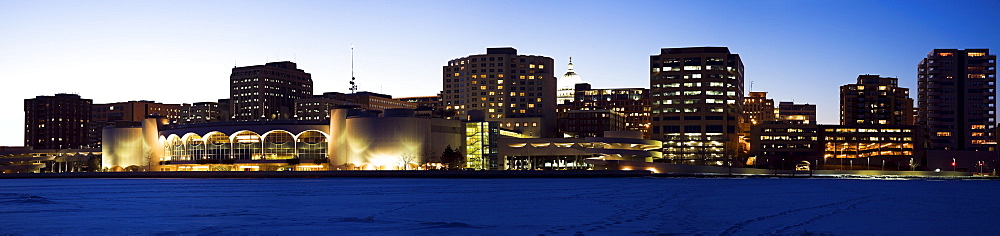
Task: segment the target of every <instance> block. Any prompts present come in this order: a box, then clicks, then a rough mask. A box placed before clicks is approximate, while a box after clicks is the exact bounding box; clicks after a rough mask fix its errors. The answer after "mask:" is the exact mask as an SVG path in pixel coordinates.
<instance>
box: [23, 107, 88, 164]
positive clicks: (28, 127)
mask: <svg viewBox="0 0 1000 236" xmlns="http://www.w3.org/2000/svg"><path fill="white" fill-rule="evenodd" d="M92 103H93V101H92V100H90V99H83V98H80V95H76V94H56V95H54V96H37V97H35V98H29V99H24V146H25V147H27V148H31V149H36V150H37V149H67V148H86V147H87V146H88V145H89V144H90V139H89V136H90V135H89V128H90V119H91V117H90V116H91V107H90V106H91V104H92Z"/></svg>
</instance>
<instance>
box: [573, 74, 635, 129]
mask: <svg viewBox="0 0 1000 236" xmlns="http://www.w3.org/2000/svg"><path fill="white" fill-rule="evenodd" d="M574 91H575V94H574V96H573V97H574V100H573V102H572V103H567V104H559V106H558V108H559V109H558V112H559V113H560V114H559V117H560V119H562V118H567V117H570V115H569V113H568V112H570V111H574V110H579V111H587V110H609V111H614V112H615V113H619V114H620V115H621V116H623V117H624V123H623V124H624V130H634V131H639V132H642V134H643V136H644V137H648V136H649V120H650V117H649V110H650V102H649V89H646V88H610V89H595V88H591V86H590V84H588V83H578V84H576V85H575V86H574ZM578 114H579V113H578ZM578 118H579V117H578ZM577 124H579V123H577ZM559 126H560V132H574V131H570V130H563V128H568V127H569V126H573V125H569V126H568V125H567V124H563V121H560V125H559ZM587 129H590V130H591V131H592V132H590V134H593V135H594V136H579V137H600V135H601V134H602V133H603V131H614V130H612V129H606V130H593V128H587ZM574 130H576V131H580V130H581V128H577V129H574Z"/></svg>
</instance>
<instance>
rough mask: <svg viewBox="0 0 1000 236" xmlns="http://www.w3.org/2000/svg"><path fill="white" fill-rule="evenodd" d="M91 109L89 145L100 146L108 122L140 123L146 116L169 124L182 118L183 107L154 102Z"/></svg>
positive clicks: (133, 102) (100, 105)
mask: <svg viewBox="0 0 1000 236" xmlns="http://www.w3.org/2000/svg"><path fill="white" fill-rule="evenodd" d="M91 107H92V109H91V116H90V117H91V123H90V130H89V131H88V132H89V135H90V145H91V146H92V147H100V146H101V135H102V133H103V130H104V127H105V126H107V123H108V122H114V121H134V122H138V121H142V120H143V119H145V118H146V116H150V115H158V116H164V117H166V118H167V119H168V120H170V121H171V122H178V120H180V119H181V117H182V116H183V112H182V111H181V110H182V109H183V105H178V104H163V103H158V102H154V101H128V102H116V103H107V104H93V105H92V106H91Z"/></svg>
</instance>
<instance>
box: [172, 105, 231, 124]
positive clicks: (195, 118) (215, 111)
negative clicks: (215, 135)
mask: <svg viewBox="0 0 1000 236" xmlns="http://www.w3.org/2000/svg"><path fill="white" fill-rule="evenodd" d="M229 110H230V109H229V99H219V100H218V101H217V102H196V103H193V104H187V103H185V104H181V118H180V119H178V120H177V121H176V122H172V123H178V124H199V123H210V122H223V121H229V120H230V119H231V118H232V115H230V113H229Z"/></svg>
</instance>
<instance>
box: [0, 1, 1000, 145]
mask: <svg viewBox="0 0 1000 236" xmlns="http://www.w3.org/2000/svg"><path fill="white" fill-rule="evenodd" d="M300 3H301V4H300ZM526 4H533V5H537V7H527V8H525V7H523V6H525V5H526ZM991 6H992V7H991ZM997 7H1000V3H998V2H993V1H969V2H960V3H954V4H951V5H947V6H945V5H938V4H937V3H936V2H929V1H928V2H906V3H905V4H903V3H902V2H876V3H869V2H860V1H859V2H840V3H838V5H834V6H829V5H825V4H821V3H811V2H792V1H787V2H786V1H771V2H733V3H697V2H631V3H627V4H619V3H611V2H545V3H532V2H518V3H515V4H507V5H500V4H499V3H496V2H486V3H482V2H475V3H447V2H434V3H414V2H396V3H376V4H365V3H343V2H335V3H327V2H304V3H303V2H293V3H290V2H285V3H261V2H209V3H204V2H171V3H153V2H145V3H143V2H139V3H135V2H96V3H90V2H88V3H75V2H58V1H57V2H3V3H0V8H2V9H6V10H4V11H3V12H4V14H2V15H3V16H0V26H2V27H0V35H13V36H15V37H3V38H0V51H3V52H4V54H3V56H0V63H2V64H3V65H5V67H4V69H3V70H0V78H5V79H7V80H8V84H9V85H8V86H9V87H8V88H9V89H8V90H7V91H6V92H5V93H4V95H0V107H2V108H3V109H5V110H11V111H15V112H14V113H17V114H23V113H22V112H23V109H22V105H23V100H24V99H28V98H33V97H35V96H49V95H53V94H56V93H75V94H79V95H80V96H82V97H83V98H85V99H92V100H93V101H94V103H95V104H97V103H113V102H124V101H133V100H152V101H156V102H161V103H195V102H206V101H215V100H217V99H221V98H227V97H228V93H227V88H228V83H229V79H228V78H229V75H230V73H231V69H232V67H243V66H252V65H262V64H264V63H266V62H274V61H284V60H289V61H294V62H296V63H297V64H299V67H300V68H301V69H303V70H305V71H306V72H309V73H311V74H313V78H314V81H315V89H314V92H313V93H314V94H322V93H323V92H347V91H348V89H347V88H348V81H349V80H350V73H351V67H350V65H351V61H350V60H351V59H350V46H351V45H352V44H353V45H355V46H356V52H357V54H356V58H355V66H356V70H355V73H356V77H357V78H358V83H359V88H360V90H362V91H372V92H380V93H385V94H390V95H393V96H395V97H407V96H424V95H434V94H437V93H438V92H440V91H441V90H442V88H441V83H440V80H441V69H442V66H443V65H446V64H447V62H448V60H452V59H456V58H460V57H464V56H466V55H477V54H482V50H483V48H487V47H514V48H517V49H518V50H520V51H521V52H524V53H525V54H529V55H541V56H547V57H551V58H553V59H554V60H555V63H554V64H555V70H554V72H555V73H556V74H562V73H563V72H565V71H566V64H567V63H568V58H569V57H571V56H572V57H574V59H575V60H574V61H573V62H574V64H575V69H576V71H577V72H578V73H579V74H580V76H581V77H582V78H583V80H584V82H587V83H590V84H592V85H593V86H594V87H595V88H627V87H644V88H649V68H648V67H649V65H648V56H650V55H654V54H657V53H658V52H659V50H660V48H671V47H698V46H724V47H728V48H729V49H730V50H732V52H733V53H735V54H740V56H741V57H742V58H743V61H744V63H745V65H746V79H745V80H746V83H745V92H750V91H765V92H768V95H769V98H773V99H774V100H775V102H780V101H795V102H796V103H809V104H817V113H818V114H817V116H818V120H819V123H821V124H836V123H838V122H837V121H838V120H839V115H838V114H839V109H838V97H839V91H838V89H837V88H838V87H839V86H841V85H845V84H849V83H852V82H854V79H855V78H856V77H857V76H858V75H861V74H879V75H883V76H887V77H895V78H899V85H900V87H905V88H910V89H915V88H917V86H916V80H917V79H916V75H917V64H918V63H919V61H920V59H922V58H924V57H925V56H926V54H927V53H928V52H930V51H931V50H933V49H941V48H955V49H973V48H989V49H994V50H996V49H997V48H1000V42H998V41H996V40H995V38H996V37H995V36H996V33H994V32H979V31H975V30H976V29H995V28H998V23H997V21H995V20H991V19H996V18H997V16H998V14H997V12H995V11H994V12H989V11H986V10H982V9H997ZM666 8H670V9H673V10H669V11H664V10H663V9H666ZM207 9H226V10H225V11H210V10H207ZM262 9H267V10H269V11H268V12H267V13H264V14H261V15H256V14H247V12H259V11H260V10H262ZM484 9H488V10H489V11H491V12H505V11H506V12H510V13H511V14H508V15H499V16H496V15H492V14H491V15H490V16H488V17H478V18H480V19H466V18H477V17H468V16H465V15H468V14H475V13H478V12H482V11H484ZM937 11H948V12H952V13H954V12H968V13H969V14H967V15H966V17H961V18H959V17H949V18H938V17H937V16H935V12H937ZM552 12H558V13H559V14H551V13H552ZM574 13H578V14H574ZM574 15H575V16H574ZM457 16H464V17H457ZM709 16H712V17H709ZM715 16H720V17H715ZM994 54H995V53H994ZM231 66H232V67H231ZM802 80H806V81H808V82H799V81H802ZM751 81H753V87H752V89H751V86H750V83H751ZM35 84H41V85H43V86H35ZM150 85H155V86H150ZM10 88H13V89H10ZM915 96H916V95H915V91H914V92H911V95H910V97H911V98H915ZM23 122H24V119H23V116H21V115H14V116H6V117H4V118H0V124H3V125H2V127H0V130H2V131H6V133H8V134H14V135H9V136H4V137H0V145H3V146H20V145H22V144H23V138H22V137H21V136H20V135H21V134H23V133H22V130H23Z"/></svg>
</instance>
